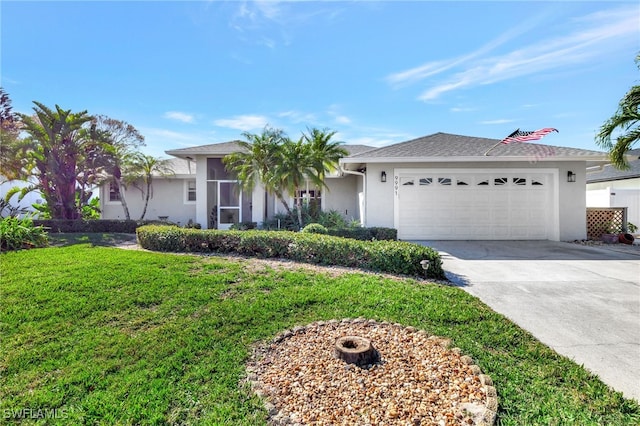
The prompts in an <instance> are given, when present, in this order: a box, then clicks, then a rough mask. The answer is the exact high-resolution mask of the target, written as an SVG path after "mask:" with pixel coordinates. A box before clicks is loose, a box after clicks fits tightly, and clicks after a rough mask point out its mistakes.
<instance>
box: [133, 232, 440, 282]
mask: <svg viewBox="0 0 640 426" xmlns="http://www.w3.org/2000/svg"><path fill="white" fill-rule="evenodd" d="M136 233H137V236H138V242H139V243H140V245H141V246H142V247H143V248H145V249H148V250H156V251H170V252H199V253H238V254H242V255H246V256H255V257H264V258H286V259H291V260H295V261H299V262H306V263H315V264H320V265H338V266H350V267H358V268H363V269H368V270H372V271H379V272H387V273H392V274H403V275H414V276H427V277H430V278H443V277H444V271H443V270H442V261H441V259H440V255H439V254H438V252H437V251H435V250H433V249H432V248H430V247H425V246H421V245H418V244H412V243H407V242H402V241H359V240H355V239H349V238H337V237H333V236H330V235H320V234H313V233H308V232H290V231H256V230H249V231H233V230H231V231H220V230H198V229H184V228H179V227H177V226H158V225H150V226H142V227H140V228H138V229H137V231H136ZM422 261H427V262H428V264H429V268H428V270H425V269H423V267H422V265H421V262H422Z"/></svg>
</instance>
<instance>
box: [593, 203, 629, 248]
mask: <svg viewBox="0 0 640 426" xmlns="http://www.w3.org/2000/svg"><path fill="white" fill-rule="evenodd" d="M626 231H627V208H626V207H590V208H588V209H587V238H589V239H590V240H599V239H600V237H601V236H602V234H619V233H620V232H626Z"/></svg>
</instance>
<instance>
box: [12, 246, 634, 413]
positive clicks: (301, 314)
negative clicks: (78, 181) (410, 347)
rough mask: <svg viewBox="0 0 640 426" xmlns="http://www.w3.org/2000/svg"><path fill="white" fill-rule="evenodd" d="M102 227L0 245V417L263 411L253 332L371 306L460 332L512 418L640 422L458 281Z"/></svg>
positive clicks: (364, 311) (618, 399)
mask: <svg viewBox="0 0 640 426" xmlns="http://www.w3.org/2000/svg"><path fill="white" fill-rule="evenodd" d="M92 239H94V240H95V241H93V240H92ZM89 240H90V241H87V242H88V243H90V244H75V245H71V246H64V247H51V248H46V249H37V250H29V251H22V252H10V253H5V254H2V255H1V256H0V272H1V278H0V345H1V350H0V423H2V422H6V421H8V420H7V419H6V418H5V417H8V415H10V414H11V413H12V412H15V411H16V410H25V409H31V410H37V409H41V410H45V409H46V410H53V409H57V410H58V412H57V415H58V417H59V418H58V419H46V420H39V421H40V423H41V424H206V425H212V424H216V425H223V424H224V425H226V424H232V425H235V424H239V425H241V424H246V425H254V424H265V421H266V412H265V411H264V410H263V408H262V405H261V402H260V401H259V400H258V399H257V398H256V397H254V396H252V394H251V393H250V391H249V390H248V389H247V388H246V387H243V386H241V385H239V381H240V379H241V378H242V376H243V372H244V362H245V360H246V358H247V356H248V354H249V352H250V346H251V344H252V343H254V342H256V341H259V340H262V339H269V338H272V337H273V336H274V335H275V334H277V333H278V332H279V331H281V330H284V329H287V328H291V327H293V326H294V325H302V324H307V323H310V322H312V321H316V320H327V319H332V318H344V317H352V318H355V317H360V316H362V317H367V318H373V319H377V320H380V321H383V320H386V321H391V322H399V323H402V324H405V325H412V326H415V327H418V328H421V329H424V330H427V331H428V332H430V333H433V334H437V335H440V336H443V337H448V338H451V339H452V340H453V345H455V346H458V347H460V348H462V350H463V352H464V353H465V354H468V355H470V356H472V357H473V358H474V359H475V360H476V361H477V363H478V365H479V366H480V367H481V368H482V369H483V371H484V372H485V373H487V374H489V375H490V376H491V377H492V379H493V380H494V382H495V385H496V389H497V391H498V398H499V404H500V407H499V412H498V423H499V424H503V425H534V424H540V425H553V424H557V425H563V424H580V425H589V424H593V425H606V424H610V425H628V424H639V423H640V406H639V405H638V404H637V403H636V402H634V401H631V400H626V399H624V398H623V397H622V396H621V394H620V393H617V392H614V391H612V390H610V389H609V388H608V387H607V386H606V385H604V384H603V383H602V382H601V381H600V380H599V379H598V378H596V377H595V376H593V375H590V374H589V373H588V372H587V371H586V370H585V369H584V368H582V367H580V366H578V365H576V364H574V363H573V362H571V361H570V360H568V359H566V358H564V357H561V356H559V355H557V354H556V353H555V352H553V351H551V350H550V349H549V348H547V347H546V346H544V345H542V344H541V343H539V342H538V341H537V340H535V339H534V338H533V337H532V336H530V335H529V334H528V333H526V332H524V331H523V330H521V329H520V328H518V327H517V326H515V325H514V324H512V323H511V322H509V321H508V320H507V319H505V318H504V317H502V316H501V315H499V314H496V313H495V312H493V311H491V310H490V309H489V308H488V307H486V306H485V305H484V304H482V303H481V302H480V301H479V300H478V299H476V298H474V297H472V296H470V295H468V294H467V293H465V292H464V291H462V290H460V289H457V288H454V287H446V286H439V285H434V284H425V283H419V282H416V281H413V280H409V279H406V280H390V279H385V278H382V277H379V276H375V275H372V274H359V273H353V274H347V275H344V276H340V277H330V276H328V275H324V274H318V273H312V272H308V271H304V270H294V271H286V270H276V269H272V268H269V267H266V266H264V267H260V268H256V266H255V265H254V266H251V267H249V264H248V262H247V261H244V260H241V259H235V260H233V259H231V260H230V259H224V258H217V257H198V256H184V255H174V254H159V253H149V252H143V251H129V250H120V249H116V248H109V247H102V246H101V245H100V244H99V243H96V241H98V242H99V240H100V237H96V236H93V237H91V238H89ZM66 242H67V243H69V242H76V243H78V242H80V243H82V242H84V240H83V238H81V237H80V238H76V239H73V240H72V241H70V240H66ZM36 421H37V420H28V421H26V422H25V423H29V422H36Z"/></svg>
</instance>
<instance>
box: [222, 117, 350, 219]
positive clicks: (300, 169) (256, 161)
mask: <svg viewBox="0 0 640 426" xmlns="http://www.w3.org/2000/svg"><path fill="white" fill-rule="evenodd" d="M334 135H335V132H330V131H328V130H318V129H315V128H313V129H308V133H306V134H304V133H303V135H302V137H301V138H300V139H298V140H297V141H293V140H291V139H290V138H289V137H288V136H287V135H286V134H285V133H284V132H283V131H282V130H280V129H273V128H271V127H268V126H267V127H265V128H264V129H263V131H262V133H261V134H252V133H248V132H245V133H243V136H244V137H245V138H246V139H247V141H240V142H239V145H240V148H241V150H240V151H238V152H235V153H233V154H230V155H227V156H226V157H225V158H224V159H223V162H224V164H225V166H226V167H227V169H228V170H229V171H231V172H233V173H235V174H236V176H237V178H238V180H239V181H240V183H241V186H242V187H243V189H245V190H248V191H251V190H253V188H254V187H255V185H256V184H257V183H258V182H260V183H262V184H263V185H264V187H265V189H266V190H267V191H268V192H270V193H272V194H274V195H275V196H276V198H277V199H278V200H279V201H280V203H281V204H282V205H283V207H284V209H285V210H286V212H287V214H288V215H290V216H291V217H294V215H296V216H297V228H301V227H302V226H303V225H304V216H303V205H302V198H301V197H296V194H297V192H298V191H299V190H300V188H301V187H302V186H303V185H304V184H306V182H307V181H309V182H311V183H312V184H313V185H314V186H316V187H326V184H325V182H324V177H325V173H326V172H327V171H330V170H333V169H335V167H337V164H338V160H339V159H340V157H342V156H344V155H346V154H347V151H346V150H344V149H343V148H341V147H340V146H339V144H340V142H332V141H331V138H332V137H333V136H334ZM285 194H288V195H289V196H290V197H292V198H294V199H295V200H296V205H295V208H294V209H292V208H291V207H290V206H289V203H288V202H287V200H286V198H285Z"/></svg>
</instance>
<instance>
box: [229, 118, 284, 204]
mask: <svg viewBox="0 0 640 426" xmlns="http://www.w3.org/2000/svg"><path fill="white" fill-rule="evenodd" d="M242 136H244V137H245V139H247V141H238V145H239V146H240V149H241V150H239V151H237V152H234V153H232V154H229V155H227V156H225V157H224V158H223V159H222V161H223V162H224V165H225V167H226V168H227V170H229V171H230V172H232V173H234V174H235V175H236V177H237V179H238V181H239V182H240V186H241V187H242V188H243V189H244V190H246V191H248V192H251V191H253V189H254V188H255V186H256V184H257V183H259V182H260V183H262V185H264V187H265V190H266V191H267V192H270V193H272V194H274V195H275V196H276V197H277V198H278V200H279V201H280V202H281V203H282V205H283V206H284V208H285V210H286V211H287V213H288V214H289V215H291V209H290V208H289V205H288V204H287V201H286V200H285V198H284V195H283V189H282V185H281V181H282V180H281V179H280V177H279V176H278V175H277V170H278V168H277V165H278V164H280V162H281V158H282V152H281V151H282V146H283V145H284V143H285V142H286V141H287V140H288V137H287V136H286V134H285V133H284V132H283V131H282V130H280V129H273V128H271V127H269V126H265V128H264V129H263V130H262V133H260V134H253V133H249V132H244V133H243V134H242Z"/></svg>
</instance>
